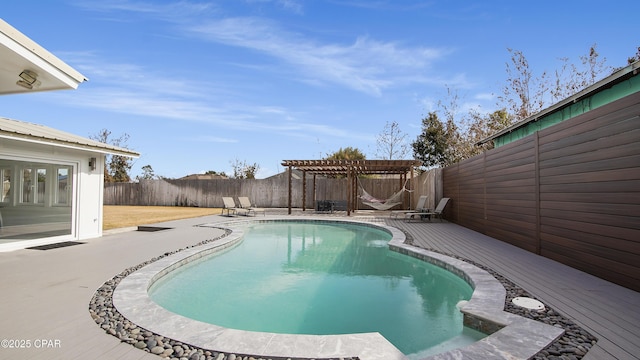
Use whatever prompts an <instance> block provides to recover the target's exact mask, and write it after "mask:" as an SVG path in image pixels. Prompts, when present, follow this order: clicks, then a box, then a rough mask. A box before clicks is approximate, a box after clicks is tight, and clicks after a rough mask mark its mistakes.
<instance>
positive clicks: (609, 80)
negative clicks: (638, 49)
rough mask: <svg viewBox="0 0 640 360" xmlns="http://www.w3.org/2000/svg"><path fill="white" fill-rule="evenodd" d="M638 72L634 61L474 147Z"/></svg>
mask: <svg viewBox="0 0 640 360" xmlns="http://www.w3.org/2000/svg"><path fill="white" fill-rule="evenodd" d="M638 71H640V61H636V62H634V63H632V64H630V65H628V66H626V67H624V68H622V69H620V70H618V71H616V72H614V73H613V74H611V75H610V76H607V77H606V78H604V79H602V80H600V81H598V82H596V83H595V84H593V85H591V86H589V87H587V88H585V89H584V90H582V91H580V92H578V93H576V94H574V95H572V96H569V97H568V98H566V99H564V100H562V101H560V102H558V103H556V104H554V105H552V106H550V107H548V108H546V109H544V110H542V111H540V112H538V113H536V114H535V115H532V116H529V117H528V118H526V119H524V120H522V121H519V122H517V123H515V124H513V125H511V126H509V127H508V128H505V129H503V130H501V131H499V132H497V133H495V134H493V135H491V136H489V137H488V138H485V139H482V140H480V141H478V142H477V143H476V145H482V144H485V143H488V142H489V141H493V140H494V139H495V138H498V137H500V136H502V135H504V134H508V133H510V132H513V131H514V130H517V129H519V128H521V127H523V126H525V125H527V124H529V123H531V122H535V121H538V120H540V119H541V118H543V117H545V116H548V115H549V114H552V113H554V112H556V111H559V110H561V109H563V108H565V107H567V106H570V105H572V104H575V103H577V102H578V101H580V100H582V99H584V98H586V97H589V96H591V95H593V94H595V93H597V92H600V91H602V90H604V89H608V88H610V87H612V86H614V85H615V84H618V83H620V82H622V81H624V80H626V79H629V78H630V77H632V76H635V75H637V74H638Z"/></svg>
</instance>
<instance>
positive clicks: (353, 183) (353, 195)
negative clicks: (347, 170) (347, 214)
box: [351, 170, 358, 212]
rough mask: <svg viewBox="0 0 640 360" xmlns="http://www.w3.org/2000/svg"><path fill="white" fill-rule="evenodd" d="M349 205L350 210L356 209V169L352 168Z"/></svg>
mask: <svg viewBox="0 0 640 360" xmlns="http://www.w3.org/2000/svg"><path fill="white" fill-rule="evenodd" d="M351 189H352V194H351V206H352V210H353V211H354V212H355V211H356V210H358V173H357V172H356V170H353V176H352V178H351Z"/></svg>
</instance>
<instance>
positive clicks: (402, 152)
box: [376, 121, 410, 160]
mask: <svg viewBox="0 0 640 360" xmlns="http://www.w3.org/2000/svg"><path fill="white" fill-rule="evenodd" d="M409 151H410V148H409V144H408V143H407V134H406V133H404V132H403V131H402V130H400V125H398V123H397V122H396V121H392V122H388V121H387V123H386V124H385V125H384V129H383V130H382V132H381V133H380V135H378V137H377V150H376V157H378V158H380V159H383V160H394V159H396V160H400V159H404V158H405V157H406V156H407V155H408V154H409Z"/></svg>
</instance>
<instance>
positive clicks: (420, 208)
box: [389, 195, 429, 219]
mask: <svg viewBox="0 0 640 360" xmlns="http://www.w3.org/2000/svg"><path fill="white" fill-rule="evenodd" d="M427 198H428V196H427V195H420V197H419V198H418V203H417V204H416V208H415V209H413V210H392V211H391V213H390V214H389V217H393V218H396V219H397V218H398V216H400V215H404V216H406V214H409V213H415V212H425V211H429V209H427V208H426V207H425V205H426V204H427Z"/></svg>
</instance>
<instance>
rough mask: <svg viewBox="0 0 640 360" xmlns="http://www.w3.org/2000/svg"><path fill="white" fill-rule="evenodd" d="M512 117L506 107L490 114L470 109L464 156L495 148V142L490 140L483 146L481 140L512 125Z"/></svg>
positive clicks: (466, 157)
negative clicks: (479, 143) (480, 143)
mask: <svg viewBox="0 0 640 360" xmlns="http://www.w3.org/2000/svg"><path fill="white" fill-rule="evenodd" d="M511 124H512V117H511V116H510V115H509V113H507V111H506V110H505V109H500V110H496V111H494V112H492V113H490V114H480V113H479V112H478V111H470V112H469V115H468V118H467V119H466V124H465V125H466V128H467V132H466V135H465V136H464V140H463V143H464V146H463V147H462V149H461V153H462V158H463V159H468V158H470V157H473V156H476V155H479V154H481V153H482V152H483V151H485V150H489V149H492V148H493V143H491V142H488V143H485V144H483V145H481V146H479V145H476V144H477V143H478V142H479V141H481V140H483V139H486V138H488V137H489V136H491V135H493V134H495V133H497V132H498V131H500V130H502V129H504V128H507V127H509V126H511Z"/></svg>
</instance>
